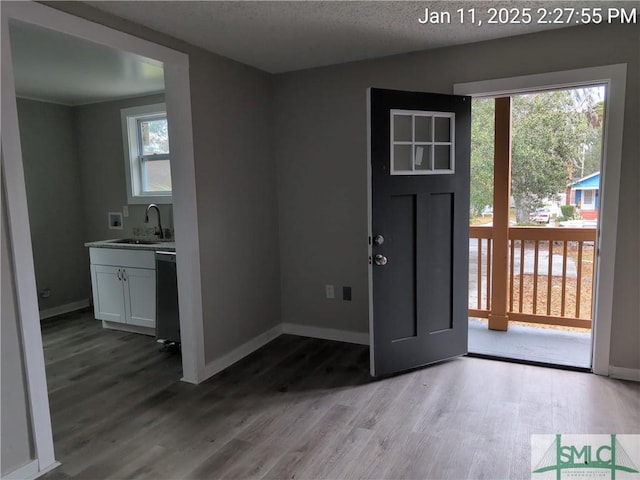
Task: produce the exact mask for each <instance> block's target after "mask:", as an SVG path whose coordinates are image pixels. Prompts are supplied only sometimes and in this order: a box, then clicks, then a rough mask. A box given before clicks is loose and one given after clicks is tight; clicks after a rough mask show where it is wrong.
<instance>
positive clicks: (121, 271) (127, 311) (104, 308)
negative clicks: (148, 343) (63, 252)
mask: <svg viewBox="0 0 640 480" xmlns="http://www.w3.org/2000/svg"><path fill="white" fill-rule="evenodd" d="M89 255H90V258H91V278H92V286H93V305H94V314H95V317H96V319H98V320H104V321H107V322H114V323H120V324H126V325H134V326H138V327H147V328H155V326H156V271H155V260H154V252H153V251H147V250H145V251H132V250H126V249H107V248H90V249H89Z"/></svg>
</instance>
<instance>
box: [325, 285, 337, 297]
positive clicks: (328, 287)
mask: <svg viewBox="0 0 640 480" xmlns="http://www.w3.org/2000/svg"><path fill="white" fill-rule="evenodd" d="M324 291H325V295H326V296H327V298H336V292H335V290H334V288H333V285H325V286H324Z"/></svg>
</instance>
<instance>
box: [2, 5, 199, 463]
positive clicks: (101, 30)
mask: <svg viewBox="0 0 640 480" xmlns="http://www.w3.org/2000/svg"><path fill="white" fill-rule="evenodd" d="M0 13H1V25H0V32H1V34H2V42H1V49H2V50H1V51H2V72H1V75H2V82H1V88H2V90H1V98H2V122H1V124H2V131H1V134H2V160H3V161H2V177H3V183H2V186H1V187H0V188H2V189H3V190H4V195H5V197H6V208H7V213H8V220H9V236H10V242H11V246H12V250H11V251H12V256H13V258H12V261H13V264H14V271H15V278H14V281H15V284H16V296H17V305H18V315H19V325H20V333H21V338H22V343H23V349H22V350H23V352H24V357H25V358H24V364H25V370H26V372H25V373H26V377H27V387H28V398H29V409H30V415H31V424H32V429H33V439H34V455H35V457H36V459H37V461H38V471H39V472H40V473H43V472H45V471H47V470H49V469H51V468H53V467H55V466H56V465H57V462H56V460H55V455H54V450H53V436H52V430H51V419H50V412H49V400H48V393H47V384H46V374H45V366H44V354H43V350H42V336H41V332H40V318H39V312H38V303H37V291H36V285H35V274H34V266H33V252H32V247H31V235H30V228H29V217H28V211H27V202H26V190H25V182H24V169H23V165H22V153H21V146H20V133H19V127H18V114H17V106H16V98H15V84H14V77H13V64H12V57H11V44H10V38H9V24H10V21H14V20H16V21H20V22H25V23H28V24H32V25H36V26H39V27H42V28H47V29H51V30H55V31H58V32H61V33H65V34H68V35H72V36H75V37H77V38H79V39H83V40H86V41H90V42H94V43H99V44H101V45H106V46H108V47H110V48H115V49H119V50H123V51H128V52H131V53H135V54H138V55H141V56H144V57H147V58H151V59H155V60H157V61H159V62H162V64H163V67H164V74H165V102H166V105H167V115H168V117H169V119H170V122H171V125H172V128H171V131H170V132H169V136H170V142H171V146H172V158H176V159H180V160H179V161H177V162H175V164H174V165H172V184H173V211H174V226H175V229H176V231H177V232H180V234H179V235H177V236H176V251H177V252H178V255H179V256H180V259H181V260H180V262H178V264H177V270H178V271H177V276H178V293H179V308H180V328H181V336H182V346H183V348H182V366H183V378H182V380H183V381H186V382H190V383H199V382H200V381H202V380H203V379H204V378H206V373H205V368H204V367H205V363H204V361H205V359H204V334H203V323H202V317H203V315H202V293H201V292H202V289H201V276H200V245H199V241H198V238H199V235H198V223H197V200H196V185H195V165H194V156H193V139H192V117H191V102H190V101H189V99H190V98H191V93H190V84H189V59H188V56H187V55H185V54H183V53H180V52H177V51H174V50H171V49H169V48H166V47H163V46H160V45H157V44H154V43H152V42H149V41H146V40H143V39H140V38H137V37H134V36H132V35H129V34H126V33H123V32H119V31H117V30H114V29H111V28H108V27H105V26H103V25H99V24H97V23H94V22H91V21H88V20H85V19H83V18H79V17H76V16H73V15H70V14H67V13H64V12H61V11H58V10H56V9H53V8H50V7H47V6H45V5H41V4H37V3H34V2H31V1H26V2H2V5H1V10H0Z"/></svg>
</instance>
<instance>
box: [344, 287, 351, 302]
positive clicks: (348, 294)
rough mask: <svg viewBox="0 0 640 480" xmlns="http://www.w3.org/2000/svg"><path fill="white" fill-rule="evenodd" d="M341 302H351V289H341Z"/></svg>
mask: <svg viewBox="0 0 640 480" xmlns="http://www.w3.org/2000/svg"><path fill="white" fill-rule="evenodd" d="M342 300H344V301H346V302H350V301H351V287H342Z"/></svg>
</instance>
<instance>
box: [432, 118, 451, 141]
mask: <svg viewBox="0 0 640 480" xmlns="http://www.w3.org/2000/svg"><path fill="white" fill-rule="evenodd" d="M435 121H436V125H435V127H436V128H435V130H436V142H450V141H451V120H450V119H449V118H445V117H436V119H435Z"/></svg>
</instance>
